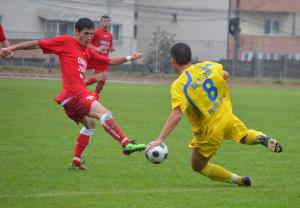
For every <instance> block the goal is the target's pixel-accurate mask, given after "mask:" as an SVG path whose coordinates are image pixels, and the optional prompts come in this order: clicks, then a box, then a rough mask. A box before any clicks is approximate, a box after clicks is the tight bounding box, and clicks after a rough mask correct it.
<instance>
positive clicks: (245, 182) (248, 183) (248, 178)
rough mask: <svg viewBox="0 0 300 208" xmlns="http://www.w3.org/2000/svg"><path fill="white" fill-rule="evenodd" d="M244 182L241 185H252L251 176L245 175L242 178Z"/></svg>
mask: <svg viewBox="0 0 300 208" xmlns="http://www.w3.org/2000/svg"><path fill="white" fill-rule="evenodd" d="M242 183H243V184H241V186H251V185H252V179H251V178H250V177H249V176H244V177H243V178H242Z"/></svg>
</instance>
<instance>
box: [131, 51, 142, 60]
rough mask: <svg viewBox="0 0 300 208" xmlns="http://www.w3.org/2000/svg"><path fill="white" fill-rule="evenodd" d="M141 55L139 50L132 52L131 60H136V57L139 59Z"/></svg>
mask: <svg viewBox="0 0 300 208" xmlns="http://www.w3.org/2000/svg"><path fill="white" fill-rule="evenodd" d="M141 57H142V54H141V53H139V52H134V53H133V54H132V55H131V60H132V61H134V60H137V59H140V58H141Z"/></svg>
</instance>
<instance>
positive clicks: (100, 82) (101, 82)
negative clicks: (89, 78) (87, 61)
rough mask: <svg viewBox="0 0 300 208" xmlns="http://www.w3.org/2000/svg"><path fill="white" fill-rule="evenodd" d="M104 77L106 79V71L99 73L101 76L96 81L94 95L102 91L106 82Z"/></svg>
mask: <svg viewBox="0 0 300 208" xmlns="http://www.w3.org/2000/svg"><path fill="white" fill-rule="evenodd" d="M106 77H107V71H103V72H101V76H99V77H98V79H97V81H98V83H97V86H96V90H95V93H96V94H98V95H99V94H100V92H101V91H102V89H103V87H104V85H105V82H106Z"/></svg>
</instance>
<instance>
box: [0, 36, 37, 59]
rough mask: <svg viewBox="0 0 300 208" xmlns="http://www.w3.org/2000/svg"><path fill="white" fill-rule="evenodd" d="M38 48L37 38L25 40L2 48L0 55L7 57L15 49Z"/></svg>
mask: <svg viewBox="0 0 300 208" xmlns="http://www.w3.org/2000/svg"><path fill="white" fill-rule="evenodd" d="M36 48H39V42H38V41H37V40H32V41H26V42H22V43H18V44H16V45H12V46H9V47H7V48H2V49H1V50H2V53H1V56H2V57H9V56H11V54H12V52H13V51H17V50H31V49H36Z"/></svg>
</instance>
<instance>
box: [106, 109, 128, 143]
mask: <svg viewBox="0 0 300 208" xmlns="http://www.w3.org/2000/svg"><path fill="white" fill-rule="evenodd" d="M110 116H111V114H110ZM102 126H103V128H104V129H105V131H106V132H107V133H109V134H110V135H111V136H112V137H113V138H115V139H116V140H117V141H118V142H119V143H120V144H121V145H122V146H123V147H125V146H126V145H127V144H128V143H130V140H129V139H128V138H127V137H126V136H125V134H124V133H123V132H122V130H121V129H120V127H119V126H118V124H116V122H115V120H114V119H113V118H112V117H111V118H107V119H105V121H104V123H102Z"/></svg>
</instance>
